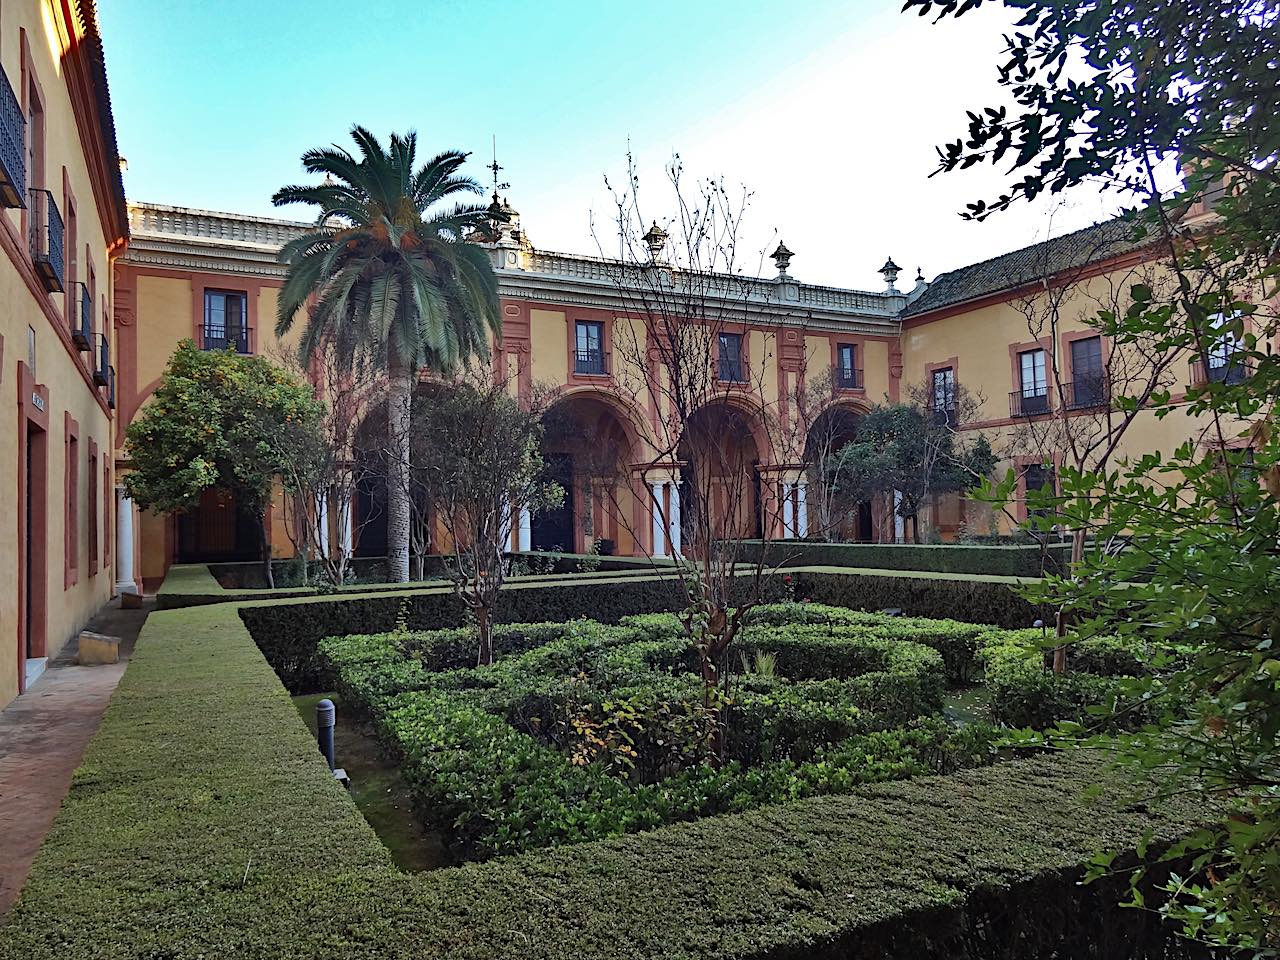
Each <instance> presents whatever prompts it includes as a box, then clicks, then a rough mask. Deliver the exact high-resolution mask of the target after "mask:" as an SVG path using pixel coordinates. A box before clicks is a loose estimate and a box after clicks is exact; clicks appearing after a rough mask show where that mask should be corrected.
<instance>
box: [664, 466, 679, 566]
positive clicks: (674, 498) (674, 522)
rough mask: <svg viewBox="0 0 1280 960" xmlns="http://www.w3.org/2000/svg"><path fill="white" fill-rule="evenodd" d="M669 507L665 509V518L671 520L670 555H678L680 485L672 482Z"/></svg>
mask: <svg viewBox="0 0 1280 960" xmlns="http://www.w3.org/2000/svg"><path fill="white" fill-rule="evenodd" d="M670 486H671V508H670V509H669V510H668V511H667V518H668V519H669V520H670V521H671V554H672V556H676V557H678V556H680V485H679V484H678V483H672V484H671V485H670Z"/></svg>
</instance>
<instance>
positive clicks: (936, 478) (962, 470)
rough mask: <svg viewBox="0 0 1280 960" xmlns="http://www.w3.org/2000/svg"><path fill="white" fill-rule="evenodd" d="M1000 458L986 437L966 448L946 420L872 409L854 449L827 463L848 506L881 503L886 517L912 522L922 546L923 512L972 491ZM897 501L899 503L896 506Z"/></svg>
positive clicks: (900, 408) (909, 410) (925, 412)
mask: <svg viewBox="0 0 1280 960" xmlns="http://www.w3.org/2000/svg"><path fill="white" fill-rule="evenodd" d="M994 467H995V456H994V454H992V452H991V447H990V445H989V444H988V443H987V441H986V438H985V437H981V436H979V437H978V438H977V439H976V440H975V441H974V442H973V443H971V444H968V445H962V444H961V443H960V442H959V441H958V439H957V437H956V432H955V430H954V429H952V427H951V426H950V425H949V424H948V423H947V421H946V419H945V418H943V417H939V416H936V415H935V412H934V411H932V410H929V409H927V408H924V407H921V406H918V405H915V404H907V403H895V404H887V405H878V406H875V407H872V408H871V410H870V411H868V412H867V414H866V415H865V416H863V417H862V418H861V419H860V420H859V421H858V425H857V430H856V432H855V435H854V439H853V441H852V442H851V443H847V444H845V445H844V446H843V447H840V448H839V449H838V450H837V451H836V452H835V453H834V454H833V455H831V456H830V457H828V458H827V459H826V460H825V461H824V463H823V473H824V476H825V477H826V478H827V482H828V483H830V484H831V485H832V486H834V487H835V488H836V489H837V491H838V494H839V496H840V497H841V498H842V499H844V500H845V501H847V502H854V503H856V502H858V501H862V500H868V501H874V500H876V499H879V500H881V501H882V502H883V503H884V506H885V509H884V511H883V512H884V515H885V516H892V515H893V514H894V513H895V512H896V514H897V515H898V516H900V517H902V518H903V519H906V520H910V521H911V531H912V539H913V540H914V541H915V542H916V543H919V542H920V521H919V515H920V510H921V508H922V507H924V505H925V504H926V503H927V502H928V501H929V499H930V498H931V497H933V496H935V495H939V494H946V493H955V492H958V491H962V490H968V489H970V488H972V487H973V486H974V485H975V484H976V483H977V482H978V480H979V478H982V477H986V476H989V475H990V473H991V471H992V469H994ZM895 499H896V503H895Z"/></svg>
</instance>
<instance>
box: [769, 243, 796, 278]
mask: <svg viewBox="0 0 1280 960" xmlns="http://www.w3.org/2000/svg"><path fill="white" fill-rule="evenodd" d="M794 256H795V254H794V253H792V252H791V251H790V250H788V249H787V245H786V244H785V243H783V242H782V241H781V240H779V241H778V249H777V250H775V251H773V253H771V254H769V258H770V259H771V260H772V261H773V262H774V263H775V264H777V266H778V279H779V280H789V279H791V277H790V275H789V274H788V273H787V268H788V267H790V266H791V258H792V257H794Z"/></svg>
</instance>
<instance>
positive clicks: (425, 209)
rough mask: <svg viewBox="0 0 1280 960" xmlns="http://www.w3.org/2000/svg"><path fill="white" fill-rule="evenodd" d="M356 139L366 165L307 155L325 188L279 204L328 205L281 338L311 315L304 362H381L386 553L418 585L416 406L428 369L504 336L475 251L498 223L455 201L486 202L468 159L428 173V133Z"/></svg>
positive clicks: (291, 253) (286, 191) (302, 243)
mask: <svg viewBox="0 0 1280 960" xmlns="http://www.w3.org/2000/svg"><path fill="white" fill-rule="evenodd" d="M351 135H352V138H353V139H354V140H355V141H356V145H357V146H358V148H359V153H360V159H358V160H357V159H356V158H355V157H354V156H352V155H351V154H350V153H349V152H347V151H346V150H344V149H342V148H340V147H338V146H334V147H330V148H322V149H317V150H308V151H307V152H306V153H304V154H303V155H302V165H303V167H304V168H305V169H306V170H307V172H308V173H323V174H325V177H326V179H325V182H324V183H321V184H318V185H314V186H288V187H281V188H280V189H279V190H277V191H276V193H275V196H274V197H272V202H273V203H275V204H276V205H277V206H281V205H285V204H290V203H305V204H308V205H309V206H312V207H315V208H318V211H319V213H318V216H317V219H316V227H315V229H314V230H312V231H310V232H308V233H306V234H303V235H302V236H300V237H298V238H296V239H295V240H292V241H290V242H289V243H287V244H285V246H284V248H283V249H282V250H281V251H280V258H281V261H282V262H284V263H286V264H287V265H288V276H287V279H286V280H285V284H284V288H283V289H282V290H281V293H280V301H279V314H278V317H277V320H276V333H277V335H280V336H283V335H284V334H285V333H287V332H288V331H289V330H290V329H292V327H293V324H294V321H295V318H296V317H297V316H298V314H299V313H300V312H301V311H302V310H303V309H306V310H307V323H306V327H305V329H304V330H303V333H302V339H301V342H300V344H299V348H298V349H299V354H300V356H301V357H302V358H303V359H304V361H307V360H310V358H311V357H312V356H313V355H314V354H316V353H317V351H318V350H319V349H320V346H321V344H322V342H323V341H326V340H329V341H332V343H333V345H334V346H335V348H336V349H337V350H338V352H339V354H340V355H341V356H344V357H348V358H350V357H353V356H355V355H356V354H359V353H365V354H368V355H370V356H371V357H372V358H373V359H374V361H375V362H376V363H379V364H381V365H384V366H385V368H386V370H387V374H388V387H387V407H388V415H387V444H388V456H387V462H388V467H389V469H388V473H389V476H388V491H387V499H388V502H387V552H388V554H389V556H388V558H387V559H388V567H389V572H390V579H391V580H393V581H396V582H404V581H407V580H408V579H409V521H410V503H409V496H410V492H409V486H410V484H409V429H410V397H411V393H412V387H413V384H414V382H415V380H416V372H417V371H418V370H419V369H421V368H429V369H433V370H437V371H450V370H452V369H454V368H455V367H457V366H458V365H459V364H462V363H464V362H465V361H466V360H467V359H468V358H470V357H472V356H476V355H479V356H487V355H488V350H489V341H488V336H489V335H490V334H491V333H497V332H498V330H499V329H500V327H501V319H500V313H499V311H498V282H497V279H496V278H495V276H494V273H493V267H492V264H491V263H490V262H489V255H488V253H487V252H486V251H484V250H483V249H481V248H480V247H478V246H475V245H473V244H471V243H469V242H467V239H466V237H467V236H468V234H469V233H470V231H472V230H473V229H475V228H477V227H482V226H484V225H485V224H486V223H487V217H488V213H487V211H486V208H485V207H484V206H481V205H477V204H467V203H456V202H455V203H453V204H452V205H445V201H446V200H448V199H449V198H450V197H455V196H456V195H458V194H465V193H480V192H481V189H480V186H479V184H477V183H476V182H475V181H474V180H472V179H471V178H470V177H465V176H462V175H461V174H459V172H458V171H459V169H460V168H461V167H462V164H463V163H464V162H465V161H466V158H467V154H465V153H462V152H460V151H457V150H446V151H444V152H442V153H439V154H437V155H436V156H434V157H432V158H431V159H430V160H428V161H427V162H426V163H425V164H423V165H422V166H417V143H418V140H417V135H416V134H415V133H413V132H412V131H411V132H410V133H408V134H406V135H404V136H400V135H399V134H392V135H391V140H390V144H389V149H384V148H383V146H382V144H381V143H379V142H378V139H377V138H376V137H375V136H374V135H373V134H372V133H370V132H369V131H368V130H366V129H364V128H363V127H360V126H357V127H354V128H353V129H352V131H351Z"/></svg>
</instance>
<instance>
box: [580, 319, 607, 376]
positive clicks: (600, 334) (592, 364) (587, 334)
mask: <svg viewBox="0 0 1280 960" xmlns="http://www.w3.org/2000/svg"><path fill="white" fill-rule="evenodd" d="M574 348H575V349H574V352H573V371H574V373H579V374H583V375H585V376H597V377H599V376H604V375H605V374H607V373H608V372H609V362H608V360H609V358H608V356H607V354H606V353H605V351H604V324H603V323H601V322H600V321H598V320H579V321H577V323H576V324H575V326H574Z"/></svg>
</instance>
